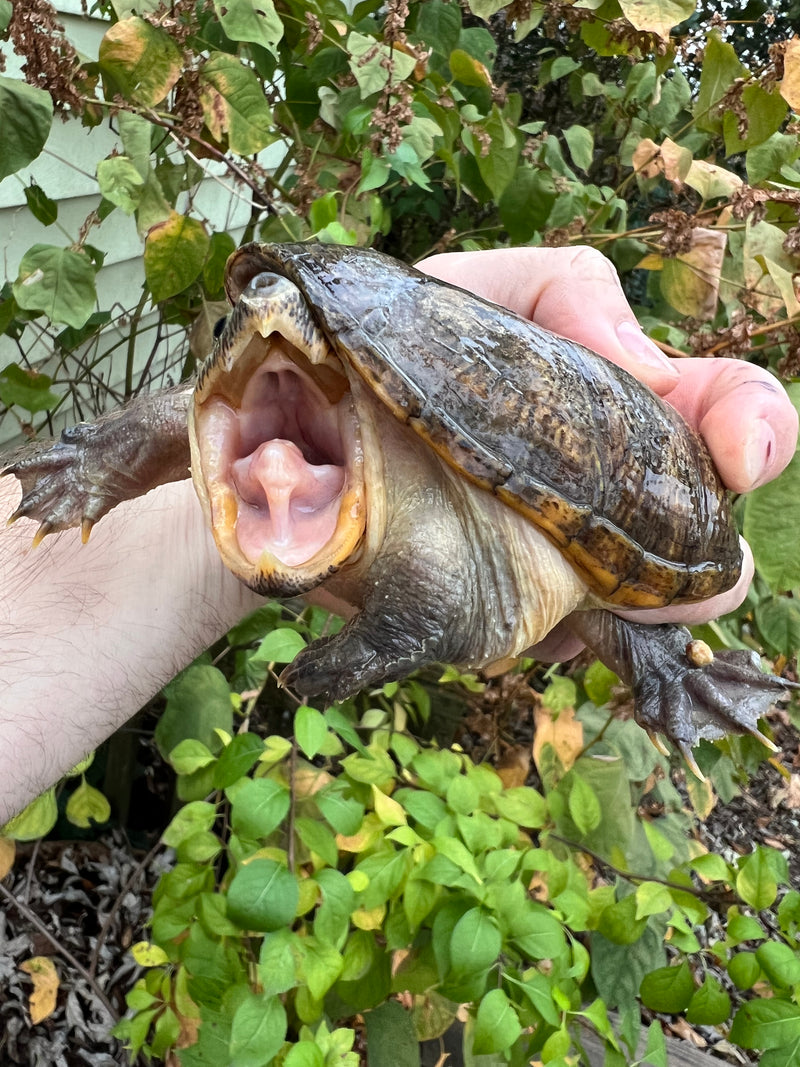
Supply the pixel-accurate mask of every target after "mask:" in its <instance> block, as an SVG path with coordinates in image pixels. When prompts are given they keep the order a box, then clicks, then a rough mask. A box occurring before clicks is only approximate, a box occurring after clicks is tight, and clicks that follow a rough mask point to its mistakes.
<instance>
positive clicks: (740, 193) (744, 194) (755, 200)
mask: <svg viewBox="0 0 800 1067" xmlns="http://www.w3.org/2000/svg"><path fill="white" fill-rule="evenodd" d="M767 200H769V193H768V192H767V190H766V189H754V188H753V187H752V186H751V185H741V186H739V188H738V189H734V191H733V192H732V193H731V213H732V214H733V217H734V218H735V219H746V218H749V219H750V221H751V222H752V223H753V225H755V224H756V223H758V222H761V221H762V220H763V218H764V216H765V215H766V213H767Z"/></svg>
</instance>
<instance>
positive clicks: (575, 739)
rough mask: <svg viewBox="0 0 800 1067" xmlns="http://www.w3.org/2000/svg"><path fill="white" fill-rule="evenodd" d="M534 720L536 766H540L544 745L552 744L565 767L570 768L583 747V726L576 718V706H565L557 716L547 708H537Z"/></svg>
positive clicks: (534, 756)
mask: <svg viewBox="0 0 800 1067" xmlns="http://www.w3.org/2000/svg"><path fill="white" fill-rule="evenodd" d="M534 720H535V725H536V733H535V735H534V738H533V758H534V761H535V763H536V766H537V767H539V766H540V760H541V754H542V749H543V748H544V746H545V745H552V747H553V748H554V749H555V752H556V755H557V756H558V758H559V760H560V762H561V764H562V765H563V767H564V769H565V770H569V768H570V767H571V766H572V764H573V763H574V762H575V760H576V759H577V757H578V753H579V752H580V751H581V749H582V748H583V727H582V726H581V724H580V723H579V722H578V721H577V720H576V719H575V710H574V708H564V710H563V711H561V712H560V713H559V715H558V717H557V718H553V717H552V716H551V715H550V712H549V711H547V710H546V709H545V708H537V709H536V711H535V712H534Z"/></svg>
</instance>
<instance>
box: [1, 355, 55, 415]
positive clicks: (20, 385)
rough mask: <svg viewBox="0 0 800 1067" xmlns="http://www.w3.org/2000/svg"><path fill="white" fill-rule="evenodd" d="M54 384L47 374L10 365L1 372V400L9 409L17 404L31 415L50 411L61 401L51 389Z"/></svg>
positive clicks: (13, 364) (14, 364)
mask: <svg viewBox="0 0 800 1067" xmlns="http://www.w3.org/2000/svg"><path fill="white" fill-rule="evenodd" d="M52 384H53V379H52V378H50V377H48V375H46V374H39V373H37V372H36V371H33V370H27V369H26V368H23V367H20V366H19V365H18V364H16V363H9V365H8V366H7V367H4V368H3V370H1V371H0V400H2V402H3V403H4V404H6V405H7V406H8V407H11V406H12V405H14V404H16V405H17V406H18V407H21V408H24V409H25V410H26V411H30V412H31V414H35V413H36V412H37V411H48V410H50V409H51V408H54V407H56V406H57V405H58V404H59V402H60V401H61V397H60V396H58V394H57V393H54V392H53V391H52V390H51V389H50V386H51V385H52Z"/></svg>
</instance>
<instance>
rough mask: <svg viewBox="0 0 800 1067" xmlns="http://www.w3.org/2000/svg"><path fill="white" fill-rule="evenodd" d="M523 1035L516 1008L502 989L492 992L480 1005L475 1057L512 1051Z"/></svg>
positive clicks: (476, 1022) (474, 1046)
mask: <svg viewBox="0 0 800 1067" xmlns="http://www.w3.org/2000/svg"><path fill="white" fill-rule="evenodd" d="M521 1033H522V1025H521V1024H520V1021H519V1016H518V1015H517V1011H516V1008H515V1007H514V1005H513V1004H512V1003H511V1001H510V1000H509V999H508V997H507V996H506V994H505V993H504V992H503V990H502V989H492V990H490V991H489V992H488V993H487V994H486V995H485V996H484V997H483V999H482V1000H481V1002H480V1004H479V1005H478V1014H477V1016H476V1019H475V1035H474V1037H473V1041H472V1051H473V1053H474V1054H475V1055H486V1054H488V1053H490V1052H503V1051H505V1050H506V1049H510V1048H511V1046H512V1045H513V1044H514V1042H515V1041H516V1040H517V1038H518V1037H519V1036H520V1034H521Z"/></svg>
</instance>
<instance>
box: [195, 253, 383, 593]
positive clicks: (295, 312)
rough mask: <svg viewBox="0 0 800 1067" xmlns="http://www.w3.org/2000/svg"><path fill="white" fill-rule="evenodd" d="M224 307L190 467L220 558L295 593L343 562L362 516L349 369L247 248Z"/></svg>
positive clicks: (271, 589)
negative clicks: (228, 304) (228, 309)
mask: <svg viewBox="0 0 800 1067" xmlns="http://www.w3.org/2000/svg"><path fill="white" fill-rule="evenodd" d="M227 287H228V294H229V298H230V299H231V303H232V304H233V308H232V311H231V313H230V315H229V316H228V317H227V319H226V320H225V322H224V325H223V326H222V327H221V329H220V331H219V336H218V337H217V339H216V341H215V344H214V349H213V351H212V353H211V355H210V356H209V357H208V359H207V360H206V362H205V364H204V365H203V367H202V369H201V371H200V373H199V375H198V381H197V386H196V389H195V395H194V404H193V407H192V409H191V412H190V420H189V421H190V438H191V447H192V477H193V479H194V484H195V488H196V490H197V493H198V496H199V497H200V500H201V502H202V504H203V507H204V509H205V511H206V514H207V517H208V520H209V522H210V524H211V529H212V532H213V534H214V538H215V541H216V543H217V547H218V548H219V551H220V554H221V556H222V558H223V560H224V562H225V563H226V565H227V566H228V567H229V568H230V569H231V570H232V571H233V573H234V574H236V575H237V577H239V578H240V579H241V580H242V581H244V582H245V583H246V584H247V585H248V586H250V588H252V589H254V590H256V591H257V592H260V593H267V594H272V595H284V596H292V595H295V594H297V593H301V592H304V591H306V590H308V589H310V588H313V587H314V586H316V585H318V584H319V583H320V582H321V581H323V580H324V579H325V578H326V577H327V576H328V575H329V574H331V573H333V572H334V571H335V570H336V569H338V567H339V566H341V564H342V563H344V562H345V561H346V560H348V559H349V558H350V557H351V556H352V555H353V553H354V552H356V550H357V549H358V546H359V544H360V542H361V540H362V537H363V533H364V529H365V522H366V504H365V489H364V463H363V450H362V447H361V436H360V429H359V424H358V419H357V416H356V412H355V405H354V403H353V397H352V393H351V390H350V385H349V381H348V377H347V373H346V369H345V367H344V366H343V364H342V362H341V361H340V360H339V359H338V358H337V356H336V355H334V353H333V351H332V349H331V346H330V344H329V343H328V340H327V339H326V337H325V335H324V334H323V333H322V332H321V330H320V328H319V327H318V326H317V325H316V323H315V321H314V319H313V317H312V315H311V313H310V311H309V308H308V305H307V303H306V300H305V298H304V296H303V294H302V293H301V292H300V290H299V289H298V288H297V287H296V286H295V285H294V284H293V283H292V282H291V281H290V280H289V279H287V278H285V277H283V276H281V275H279V274H276V273H274V272H273V271H271V270H269V269H266V268H265V264H264V263H263V261H261V260H260V259H259V257H258V256H257V255H254V254H252V253H244V254H243V253H236V254H234V256H233V257H232V260H231V263H230V264H229V268H228V271H227Z"/></svg>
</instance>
